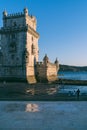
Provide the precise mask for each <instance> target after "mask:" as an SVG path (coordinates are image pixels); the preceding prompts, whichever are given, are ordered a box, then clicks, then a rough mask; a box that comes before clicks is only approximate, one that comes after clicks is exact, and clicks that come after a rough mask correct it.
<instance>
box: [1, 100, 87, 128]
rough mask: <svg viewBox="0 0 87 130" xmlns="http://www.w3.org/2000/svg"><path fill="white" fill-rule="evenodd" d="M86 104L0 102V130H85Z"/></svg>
mask: <svg viewBox="0 0 87 130" xmlns="http://www.w3.org/2000/svg"><path fill="white" fill-rule="evenodd" d="M86 113H87V102H28V101H27V102H26V101H24V102H23V101H22V102H17V101H13V102H10V101H5V102H0V130H87V123H86V120H87V114H86Z"/></svg>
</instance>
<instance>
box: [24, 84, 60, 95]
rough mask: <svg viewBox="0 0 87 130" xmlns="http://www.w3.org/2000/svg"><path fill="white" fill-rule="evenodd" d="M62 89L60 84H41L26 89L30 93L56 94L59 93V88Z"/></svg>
mask: <svg viewBox="0 0 87 130" xmlns="http://www.w3.org/2000/svg"><path fill="white" fill-rule="evenodd" d="M59 89H60V85H51V86H49V85H47V86H40V87H35V88H28V89H27V90H26V94H28V95H31V96H33V95H40V94H41V95H54V94H56V93H58V90H59Z"/></svg>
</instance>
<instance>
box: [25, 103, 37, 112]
mask: <svg viewBox="0 0 87 130" xmlns="http://www.w3.org/2000/svg"><path fill="white" fill-rule="evenodd" d="M38 111H39V106H38V105H37V104H27V105H26V112H38Z"/></svg>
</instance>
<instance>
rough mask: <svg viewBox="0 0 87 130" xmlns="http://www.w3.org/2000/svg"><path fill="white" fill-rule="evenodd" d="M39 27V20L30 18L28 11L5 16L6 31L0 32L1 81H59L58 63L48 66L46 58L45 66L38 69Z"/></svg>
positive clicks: (4, 28) (0, 30)
mask: <svg viewBox="0 0 87 130" xmlns="http://www.w3.org/2000/svg"><path fill="white" fill-rule="evenodd" d="M36 26H37V22H36V18H35V17H34V16H30V15H29V14H28V9H27V8H24V10H23V12H22V13H16V14H8V13H7V12H6V11H4V12H3V27H1V29H0V79H1V80H12V81H13V80H18V81H19V80H23V81H25V80H26V81H28V83H36V79H37V80H38V79H41V80H42V79H47V80H48V79H50V80H56V79H57V70H58V65H57V64H56V63H55V64H49V63H45V62H47V61H45V60H46V58H47V57H46V56H45V60H44V63H43V64H44V65H43V64H42V65H39V62H38V53H39V49H38V39H39V34H38V33H37V32H36ZM43 66H44V67H43ZM41 67H42V68H44V70H41ZM44 72H45V73H44ZM40 76H41V78H40ZM53 77H54V78H53Z"/></svg>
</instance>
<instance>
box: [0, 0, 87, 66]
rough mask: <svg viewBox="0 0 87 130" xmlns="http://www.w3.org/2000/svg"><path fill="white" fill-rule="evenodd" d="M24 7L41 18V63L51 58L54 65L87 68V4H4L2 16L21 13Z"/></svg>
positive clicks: (30, 0)
mask: <svg viewBox="0 0 87 130" xmlns="http://www.w3.org/2000/svg"><path fill="white" fill-rule="evenodd" d="M24 7H27V8H28V9H29V13H30V15H31V14H32V15H35V16H36V18H37V31H38V32H39V34H40V40H39V48H40V54H39V60H42V59H43V57H44V55H45V54H47V55H48V56H49V59H50V60H51V61H52V62H53V61H54V60H55V58H56V57H58V60H59V62H60V63H61V64H67V65H79V66H87V60H86V59H87V0H1V1H0V26H2V12H3V10H4V9H6V10H7V12H8V13H16V12H21V11H22V10H23V8H24Z"/></svg>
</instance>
